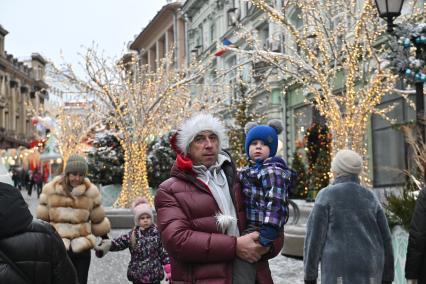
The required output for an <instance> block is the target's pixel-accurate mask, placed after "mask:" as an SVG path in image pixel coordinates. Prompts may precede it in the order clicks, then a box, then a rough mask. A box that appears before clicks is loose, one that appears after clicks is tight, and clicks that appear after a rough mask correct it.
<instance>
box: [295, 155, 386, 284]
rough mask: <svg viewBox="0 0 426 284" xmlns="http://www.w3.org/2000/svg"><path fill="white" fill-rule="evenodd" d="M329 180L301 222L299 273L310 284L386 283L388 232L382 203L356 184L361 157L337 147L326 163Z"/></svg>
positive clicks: (369, 191) (370, 192)
mask: <svg viewBox="0 0 426 284" xmlns="http://www.w3.org/2000/svg"><path fill="white" fill-rule="evenodd" d="M331 171H332V173H333V175H334V178H335V180H334V182H333V183H332V184H331V185H329V186H327V187H326V188H324V189H322V190H321V191H320V192H319V194H318V196H317V198H316V200H315V205H314V208H313V210H312V212H311V214H310V216H309V219H308V223H307V234H306V238H305V246H304V256H303V262H304V278H305V283H306V284H314V283H316V282H317V278H318V264H319V263H320V262H321V283H322V284H364V283H365V284H373V283H374V284H380V283H389V284H390V283H392V281H393V278H394V265H393V252H392V243H391V234H390V230H389V226H388V223H387V221H386V217H385V214H384V212H383V209H382V206H381V205H380V203H379V201H378V200H377V198H376V197H375V196H374V194H373V193H372V191H371V190H368V189H366V188H364V187H362V186H361V185H360V181H359V174H360V173H361V171H362V158H361V157H360V156H359V155H358V154H357V153H355V152H354V151H352V150H341V151H339V152H338V153H337V154H336V156H335V158H334V159H333V161H332V163H331Z"/></svg>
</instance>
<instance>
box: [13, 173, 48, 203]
mask: <svg viewBox="0 0 426 284" xmlns="http://www.w3.org/2000/svg"><path fill="white" fill-rule="evenodd" d="M11 176H12V181H13V185H14V187H16V188H19V190H22V189H24V190H26V191H27V194H28V196H31V195H32V192H33V189H34V190H35V192H36V193H37V198H39V197H40V194H41V190H42V188H43V184H45V183H46V182H47V175H43V173H42V171H41V169H39V168H36V169H35V170H25V169H24V168H22V167H12V168H11Z"/></svg>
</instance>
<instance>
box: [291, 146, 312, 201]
mask: <svg viewBox="0 0 426 284" xmlns="http://www.w3.org/2000/svg"><path fill="white" fill-rule="evenodd" d="M299 150H300V148H296V151H294V153H293V161H292V163H291V168H292V169H293V170H294V171H295V172H296V181H295V183H294V186H295V189H294V194H293V195H292V196H290V197H292V198H303V199H305V198H306V197H307V196H308V186H309V184H308V180H307V176H306V168H305V165H304V163H303V158H302V154H301V153H300V152H299Z"/></svg>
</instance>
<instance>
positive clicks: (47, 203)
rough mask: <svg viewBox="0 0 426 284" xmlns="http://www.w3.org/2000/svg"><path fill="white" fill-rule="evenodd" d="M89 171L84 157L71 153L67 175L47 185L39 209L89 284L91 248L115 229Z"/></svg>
mask: <svg viewBox="0 0 426 284" xmlns="http://www.w3.org/2000/svg"><path fill="white" fill-rule="evenodd" d="M87 170H88V166H87V163H86V160H85V159H84V157H82V156H79V155H71V156H70V157H69V159H68V161H67V163H66V166H65V170H64V175H62V176H58V177H55V178H54V179H53V180H52V181H51V182H50V183H48V184H46V185H45V186H44V188H43V191H42V193H41V195H40V204H39V206H38V207H37V212H36V214H37V217H38V218H40V219H42V220H45V221H47V222H51V224H52V225H53V226H54V227H55V228H56V230H57V231H58V233H59V235H60V236H61V238H62V241H63V242H64V245H65V247H66V249H67V252H68V255H69V256H70V258H71V260H72V262H73V264H74V266H75V268H76V270H77V274H78V280H79V284H86V283H87V276H88V272H89V266H90V256H91V253H90V250H91V249H92V248H93V247H94V246H95V245H96V236H98V237H102V239H107V238H108V235H107V234H108V232H109V231H110V229H111V225H110V222H109V220H108V218H106V217H105V211H104V209H103V207H102V206H101V195H100V192H99V189H98V188H97V187H96V186H95V185H94V184H92V183H91V182H90V181H89V179H88V178H86V175H87Z"/></svg>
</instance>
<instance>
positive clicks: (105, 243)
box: [94, 239, 111, 258]
mask: <svg viewBox="0 0 426 284" xmlns="http://www.w3.org/2000/svg"><path fill="white" fill-rule="evenodd" d="M110 248H111V240H109V239H105V240H102V242H101V243H100V244H98V245H96V246H95V248H94V249H95V251H96V253H95V255H96V256H97V257H99V258H100V257H103V256H104V255H106V254H107V253H108V252H109V249H110Z"/></svg>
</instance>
